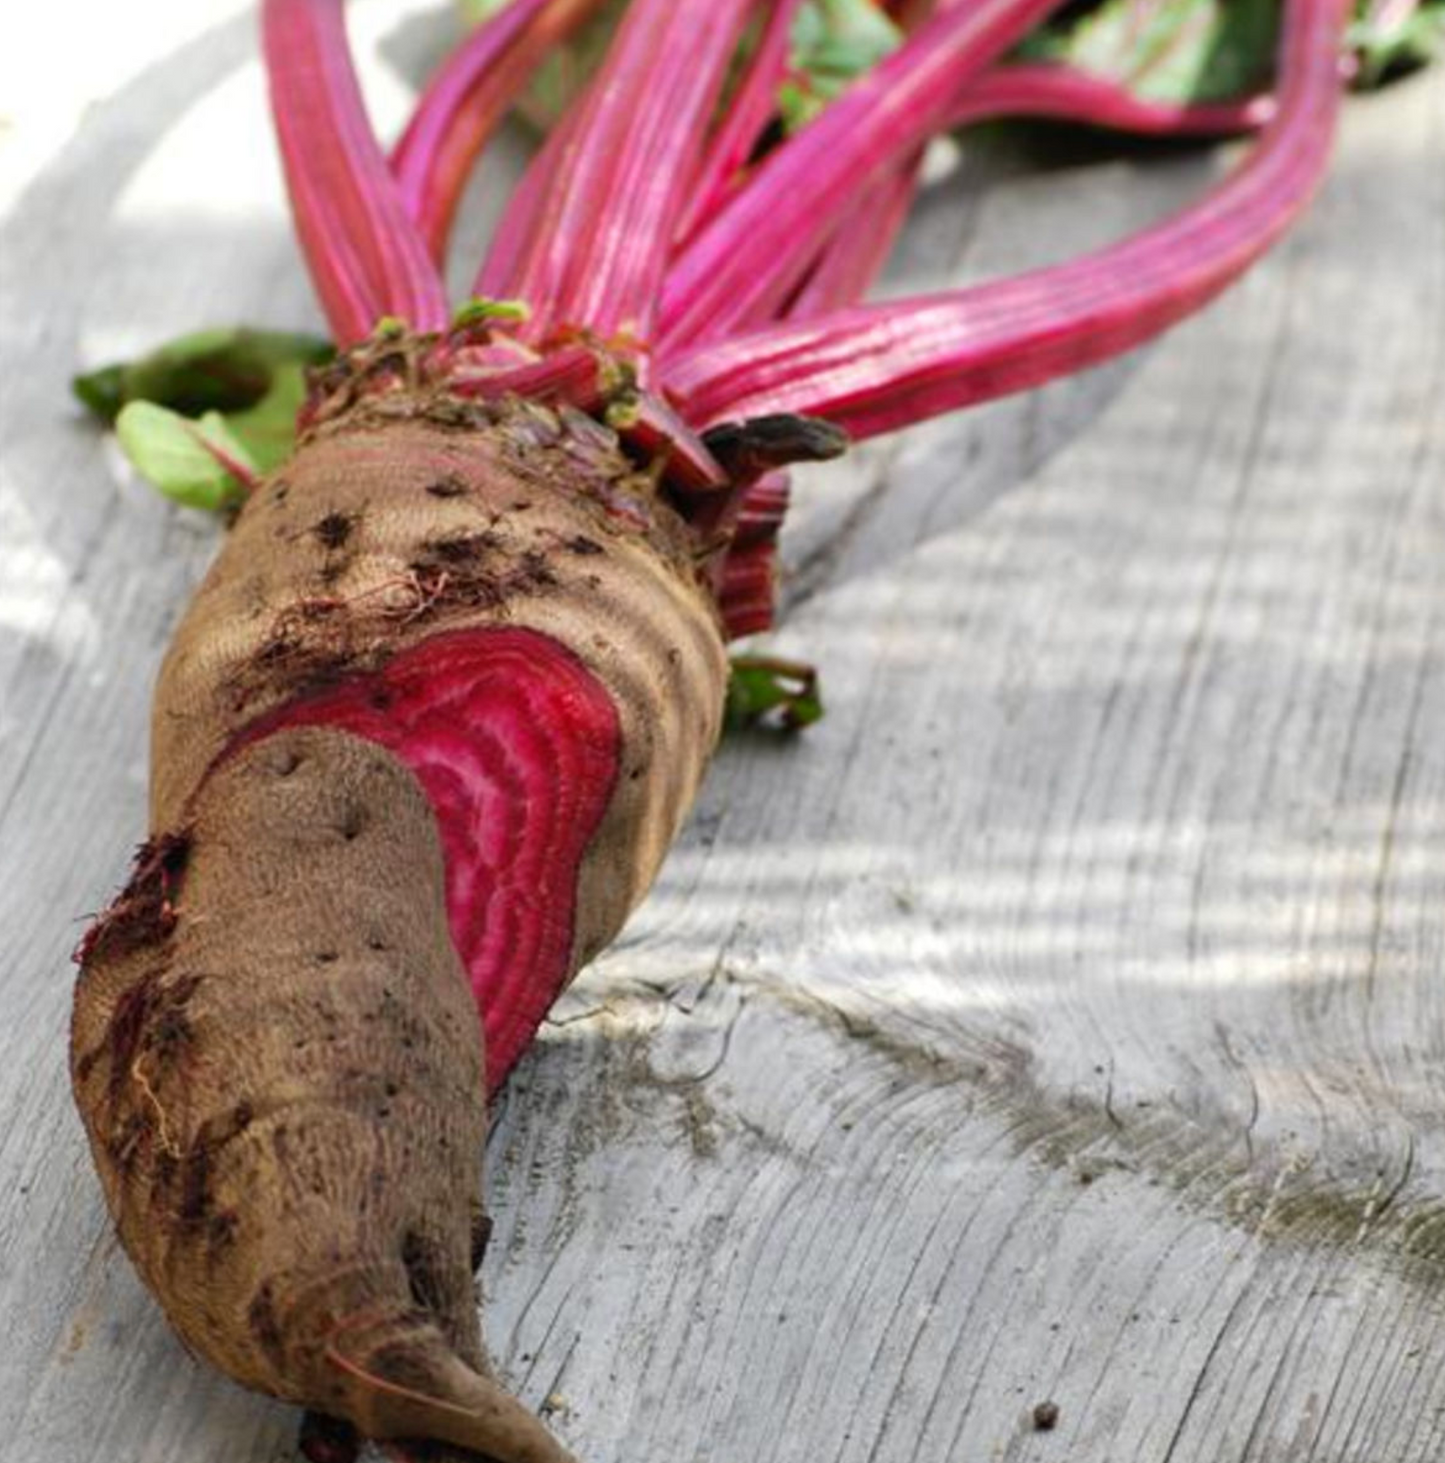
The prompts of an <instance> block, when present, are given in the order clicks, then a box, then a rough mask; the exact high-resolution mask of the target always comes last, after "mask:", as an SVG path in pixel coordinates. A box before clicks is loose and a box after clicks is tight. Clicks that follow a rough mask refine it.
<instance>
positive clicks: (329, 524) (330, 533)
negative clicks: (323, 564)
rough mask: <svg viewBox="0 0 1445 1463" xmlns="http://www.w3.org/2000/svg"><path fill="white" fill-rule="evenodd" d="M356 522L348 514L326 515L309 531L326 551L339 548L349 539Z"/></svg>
mask: <svg viewBox="0 0 1445 1463" xmlns="http://www.w3.org/2000/svg"><path fill="white" fill-rule="evenodd" d="M355 527H356V520H355V518H353V517H352V516H351V515H350V514H349V513H328V514H327V515H326V516H325V518H323V519H321V520H320V521H319V522H318V523H317V524H316V527H315V528H313V529H312V530H311V531H312V533H314V534H315V535H316V537H317V539H318V540H319V541H320V542H321V544H322V545H323V547H325V548H328V549H339V548H341V547H342V546H343V545H344V544H345V543H346V541H347V539H349V538H350V537H351V531H352V529H354V528H355Z"/></svg>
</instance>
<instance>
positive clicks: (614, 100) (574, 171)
mask: <svg viewBox="0 0 1445 1463" xmlns="http://www.w3.org/2000/svg"><path fill="white" fill-rule="evenodd" d="M753 4H754V0H634V3H633V4H632V5H631V6H630V7H629V8H628V10H627V12H626V16H625V18H624V20H623V23H622V26H621V28H620V30H619V31H618V34H617V37H616V39H615V40H614V42H613V44H612V47H611V49H610V50H609V52H608V55H607V59H606V61H605V62H604V63H603V67H602V71H601V73H600V74H599V75H598V77H597V79H596V80H595V81H594V82H593V84H592V86H591V87H590V88H589V89H588V91H587V93H586V95H585V96H584V97H583V98H582V100H581V101H580V102H579V103H578V104H577V105H578V107H579V108H580V112H579V116H578V123H577V125H576V127H575V128H573V129H569V133H568V138H567V145H566V146H565V147H564V148H563V149H562V150H561V153H560V156H559V158H558V160H557V169H556V173H555V175H554V177H553V178H552V179H551V180H550V183H549V185H548V188H547V194H546V198H545V200H544V201H543V203H542V205H541V209H540V213H539V216H538V219H537V224H536V227H535V228H534V230H533V231H532V235H531V241H530V247H529V249H528V252H527V253H526V255H525V257H524V259H523V261H522V267H521V268H520V270H518V271H517V272H516V274H515V276H514V277H513V278H512V279H511V280H509V281H507V282H506V283H505V284H503V285H501V287H500V290H499V292H500V293H502V294H505V295H506V296H508V297H509V298H516V299H523V300H526V301H527V303H528V304H529V305H530V306H531V308H532V310H533V321H532V324H531V327H530V334H531V335H532V336H533V337H534V338H537V337H543V336H545V335H546V333H547V331H548V330H549V329H550V328H554V327H556V326H558V325H566V324H585V325H586V326H587V327H588V328H589V329H591V330H594V331H596V332H598V333H599V334H601V335H604V336H607V335H613V334H618V333H624V332H625V333H627V334H630V335H633V336H637V337H644V338H645V337H646V336H648V335H649V334H650V333H651V329H652V321H653V314H654V311H655V309H656V299H657V295H658V290H659V286H660V285H661V281H662V276H663V273H664V270H665V269H666V267H667V259H668V255H669V253H670V252H671V246H672V241H673V236H674V233H675V231H676V227H677V215H678V211H679V207H680V204H681V200H682V198H683V196H684V194H685V192H686V190H687V189H688V187H689V186H690V185H691V184H692V182H693V179H694V177H695V175H696V169H697V165H698V160H699V157H700V154H701V149H702V143H703V139H704V136H705V134H706V129H707V126H708V123H709V122H710V120H711V118H712V114H713V109H714V107H715V106H716V104H717V99H718V96H719V94H720V92H721V90H722V87H723V84H724V82H725V80H726V77H727V69H728V65H729V63H730V61H731V59H732V56H733V53H734V51H735V50H736V48H737V44H738V41H739V39H740V37H741V34H742V30H743V26H744V24H745V22H746V20H747V17H748V13H749V12H750V11H751V9H752V7H753ZM483 275H484V277H485V278H486V279H488V280H489V281H495V271H494V270H492V269H484V271H483ZM494 287H495V286H494Z"/></svg>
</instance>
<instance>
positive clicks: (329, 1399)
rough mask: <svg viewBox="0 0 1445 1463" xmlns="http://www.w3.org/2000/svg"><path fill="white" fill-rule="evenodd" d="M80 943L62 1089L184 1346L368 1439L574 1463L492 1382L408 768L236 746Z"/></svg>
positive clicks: (467, 1001) (472, 1188) (467, 1059)
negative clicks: (431, 1441)
mask: <svg viewBox="0 0 1445 1463" xmlns="http://www.w3.org/2000/svg"><path fill="white" fill-rule="evenodd" d="M115 908H116V914H115V915H114V916H113V917H112V918H111V919H109V920H106V919H102V921H101V922H100V923H99V924H98V925H97V927H96V929H95V930H94V931H93V932H92V935H91V937H90V939H89V941H88V942H87V946H86V949H85V951H84V955H83V969H82V973H81V976H80V979H79V982H78V985H77V991H76V1003H75V1013H74V1022H73V1029H72V1076H73V1081H74V1086H75V1092H76V1097H77V1101H78V1105H79V1107H80V1111H81V1114H82V1117H83V1119H84V1122H85V1126H86V1130H87V1133H88V1136H89V1139H90V1143H91V1148H92V1151H93V1154H94V1158H95V1163H96V1167H97V1169H98V1170H99V1173H100V1176H101V1180H102V1183H103V1186H104V1189H105V1193H106V1198H107V1201H108V1203H109V1206H110V1209H111V1212H112V1214H113V1215H114V1217H115V1220H116V1223H117V1226H118V1228H119V1232H120V1237H121V1240H122V1242H123V1243H124V1245H125V1248H126V1250H127V1251H128V1252H129V1254H130V1256H131V1258H132V1260H133V1261H134V1263H135V1265H136V1267H137V1269H138V1270H139V1271H140V1273H141V1275H142V1277H143V1279H144V1280H145V1281H146V1283H147V1285H148V1286H149V1288H150V1289H151V1291H152V1292H153V1293H154V1294H155V1295H156V1297H157V1298H158V1299H159V1301H160V1303H161V1305H162V1306H163V1308H164V1309H165V1312H166V1314H167V1316H168V1317H169V1319H170V1321H171V1323H172V1325H173V1326H174V1327H175V1329H176V1331H177V1332H178V1333H179V1334H180V1336H181V1337H182V1338H183V1340H184V1341H185V1342H186V1344H187V1345H188V1346H189V1347H190V1348H191V1349H192V1350H193V1351H194V1352H196V1353H198V1354H199V1355H201V1356H203V1357H204V1358H206V1359H207V1360H208V1361H210V1362H211V1363H213V1364H214V1365H216V1366H218V1367H220V1368H221V1369H222V1370H223V1371H226V1372H227V1373H229V1374H230V1375H231V1376H232V1377H234V1378H236V1379H237V1380H238V1381H241V1382H243V1383H245V1384H247V1385H249V1386H251V1387H254V1388H256V1389H258V1390H261V1391H264V1392H269V1393H272V1394H273V1395H275V1396H278V1397H281V1398H285V1399H287V1400H290V1401H294V1402H299V1403H303V1404H305V1405H306V1406H309V1407H311V1408H314V1409H315V1410H317V1411H319V1412H322V1413H325V1414H327V1415H329V1416H333V1417H338V1418H342V1419H345V1420H347V1421H349V1422H351V1423H353V1424H354V1425H355V1426H356V1427H357V1428H358V1429H359V1430H360V1431H361V1432H362V1433H363V1434H364V1435H366V1436H369V1437H374V1438H405V1437H423V1438H435V1439H439V1440H443V1441H447V1442H450V1443H454V1444H457V1445H459V1446H461V1447H466V1448H471V1449H475V1450H477V1451H479V1452H481V1453H483V1454H485V1455H487V1456H489V1457H491V1458H494V1459H497V1460H500V1463H564V1460H566V1459H567V1458H568V1456H569V1455H568V1454H567V1453H566V1452H565V1450H564V1449H563V1448H562V1447H561V1446H560V1445H559V1444H558V1443H557V1442H556V1440H555V1439H553V1438H552V1436H551V1435H550V1433H548V1432H547V1430H546V1429H545V1428H544V1427H543V1426H542V1424H541V1423H540V1422H538V1421H537V1419H536V1418H535V1417H533V1416H532V1415H531V1414H530V1413H529V1412H528V1411H527V1410H526V1409H525V1408H523V1407H522V1406H521V1404H520V1403H518V1402H517V1401H515V1400H514V1399H513V1398H511V1397H510V1396H508V1395H507V1394H506V1393H505V1392H504V1391H503V1390H502V1388H501V1387H500V1386H499V1385H498V1383H497V1382H496V1381H495V1380H493V1379H492V1378H491V1376H490V1375H489V1374H488V1369H487V1363H486V1359H485V1356H484V1354H483V1350H482V1342H481V1334H480V1325H479V1322H478V1318H477V1308H476V1302H475V1297H474V1294H473V1284H472V1264H471V1261H472V1251H473V1242H474V1237H475V1234H476V1232H477V1229H478V1225H477V1213H476V1196H477V1195H478V1194H479V1192H480V1186H481V1164H482V1146H483V1140H484V1137H485V1125H486V1118H485V1108H484V1104H483V1103H482V1101H481V1099H480V1094H481V1092H482V1091H483V1043H482V1034H481V1025H480V1022H479V1019H478V1013H477V1009H476V1006H475V1004H474V1001H473V998H472V995H471V992H470V990H469V988H468V985H467V981H466V976H465V973H464V971H463V969H462V966H461V963H460V961H459V959H458V957H457V954H456V952H455V949H454V947H453V944H452V941H451V937H450V933H449V929H448V921H447V911H446V900H445V868H444V861H443V853H442V847H441V843H440V840H439V837H438V834H437V828H436V821H435V818H434V816H433V814H432V810H431V807H430V806H429V804H428V801H427V799H426V796H425V794H424V792H423V791H422V788H421V786H420V785H419V784H418V782H417V780H416V779H415V777H414V776H413V774H412V773H411V772H410V771H408V770H407V769H406V768H405V767H404V766H403V765H402V764H401V763H400V762H398V761H397V760H396V759H395V758H394V757H393V756H392V754H391V753H390V752H388V751H387V750H386V749H384V748H382V747H380V746H377V745H375V744H373V743H371V742H368V741H364V740H362V739H360V738H356V737H353V736H350V735H348V734H346V733H344V732H339V731H335V730H330V729H320V728H298V729H290V730H285V731H280V732H277V733H276V734H274V735H272V736H269V737H266V738H265V739H263V740H260V741H256V742H253V743H251V744H249V745H246V746H244V747H242V748H240V749H239V750H238V751H237V752H236V753H235V754H234V755H233V756H231V757H230V758H228V759H227V760H226V761H224V762H223V763H221V764H220V765H219V766H218V767H217V768H216V769H215V771H214V772H213V773H212V774H211V775H210V776H209V777H208V778H207V779H206V781H205V783H204V784H203V786H202V787H201V789H200V790H199V792H198V794H197V796H196V797H195V798H194V799H193V800H192V803H191V804H190V808H189V817H188V821H187V823H186V826H185V827H184V828H182V829H177V830H175V831H174V832H173V833H172V834H171V835H170V836H168V837H167V838H165V839H164V840H161V841H159V842H157V843H155V844H153V845H152V846H150V847H149V848H148V850H147V851H146V855H145V857H144V858H143V860H142V863H141V866H140V867H139V868H138V870H137V875H136V878H135V879H134V880H133V881H132V884H131V886H130V887H129V888H128V889H127V891H126V893H125V894H124V895H123V896H122V898H121V900H120V901H119V902H118V903H117V906H116V907H115Z"/></svg>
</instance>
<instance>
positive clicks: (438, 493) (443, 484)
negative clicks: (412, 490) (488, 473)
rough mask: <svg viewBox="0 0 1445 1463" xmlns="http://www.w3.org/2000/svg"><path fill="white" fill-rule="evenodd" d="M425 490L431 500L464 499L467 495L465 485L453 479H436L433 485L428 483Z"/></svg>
mask: <svg viewBox="0 0 1445 1463" xmlns="http://www.w3.org/2000/svg"><path fill="white" fill-rule="evenodd" d="M426 490H427V492H428V494H430V496H431V497H433V498H464V497H466V495H467V485H466V484H465V483H464V482H463V481H462V480H461V479H460V478H455V477H444V478H438V479H437V480H436V481H435V482H434V483H428V484H427V485H426Z"/></svg>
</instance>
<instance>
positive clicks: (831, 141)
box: [659, 0, 1059, 355]
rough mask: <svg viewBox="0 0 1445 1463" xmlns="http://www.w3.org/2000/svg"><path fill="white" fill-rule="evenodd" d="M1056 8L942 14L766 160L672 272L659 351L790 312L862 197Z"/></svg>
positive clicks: (1006, 0)
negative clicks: (784, 306)
mask: <svg viewBox="0 0 1445 1463" xmlns="http://www.w3.org/2000/svg"><path fill="white" fill-rule="evenodd" d="M1058 3H1059V0H978V3H977V4H975V5H964V6H958V7H955V8H952V9H950V10H948V11H946V12H944V13H942V14H939V15H937V16H935V17H934V18H933V19H932V20H930V21H929V22H927V23H926V24H925V25H924V26H923V27H922V28H921V29H920V30H919V31H918V33H917V34H916V35H914V36H912V37H911V38H910V39H909V40H908V41H906V42H905V43H904V45H903V46H902V47H901V48H900V49H899V50H897V51H895V52H894V53H893V55H891V56H890V57H888V59H887V60H885V61H884V62H882V63H881V64H880V65H879V66H878V67H876V68H875V69H874V70H873V71H871V72H869V73H868V74H867V75H866V76H864V77H862V78H861V79H860V80H858V81H857V82H855V83H854V85H853V86H852V88H851V89H850V90H849V91H847V92H846V93H845V94H844V95H843V96H842V97H840V98H839V99H838V100H837V101H836V102H834V103H833V104H832V105H831V106H830V107H828V108H827V109H826V110H825V111H824V112H823V113H822V114H821V115H820V116H819V117H817V118H816V119H815V120H814V121H813V122H812V123H811V124H810V125H809V126H807V127H805V128H803V130H802V131H801V132H799V133H798V134H797V135H796V136H795V137H793V138H791V139H790V140H789V141H788V142H786V143H785V144H784V145H783V146H782V147H780V148H779V149H778V150H777V151H776V152H775V153H773V154H772V155H771V156H770V157H769V158H767V159H766V160H765V161H764V162H763V163H762V165H761V166H760V167H759V168H758V169H757V171H756V173H755V174H754V175H753V177H752V178H751V179H750V180H749V182H748V183H747V185H746V186H745V187H744V188H743V189H742V190H741V191H740V192H738V193H737V194H736V195H735V196H734V197H733V199H732V200H731V201H730V202H729V204H728V205H727V207H725V208H724V209H723V211H722V212H721V213H720V214H719V215H718V216H717V217H716V218H714V219H713V221H712V222H711V223H710V224H709V225H708V226H707V227H706V228H705V229H704V230H703V231H702V232H701V233H700V234H699V235H698V236H697V237H696V238H695V239H694V240H693V242H692V243H691V244H690V245H689V246H688V247H687V248H686V249H685V250H684V251H683V253H682V255H681V257H680V258H679V259H678V260H677V262H676V263H675V264H674V266H673V268H672V269H671V270H670V271H669V273H668V276H667V282H666V286H665V289H664V292H663V303H662V312H661V329H660V332H659V348H660V351H661V353H662V354H663V355H667V354H669V353H672V352H676V351H678V350H681V349H683V348H685V347H692V346H695V345H698V344H701V343H702V342H704V341H707V340H714V339H717V338H719V337H721V336H725V335H727V334H728V333H729V332H730V331H731V330H733V329H735V328H736V326H737V324H738V323H739V322H740V321H745V320H748V319H749V318H757V317H758V316H759V315H764V316H766V314H768V313H771V312H772V311H773V310H775V309H776V308H777V307H778V306H779V305H781V303H782V301H783V300H785V299H786V298H787V297H788V295H789V294H791V293H792V291H793V289H794V288H795V287H796V286H797V284H798V282H799V280H800V279H801V278H802V276H803V274H804V272H805V271H806V270H807V267H808V265H809V264H810V263H811V262H812V260H813V259H815V258H816V257H817V254H818V250H819V249H820V248H821V246H822V245H823V243H824V242H825V241H826V240H827V238H828V236H829V235H830V234H831V233H833V232H834V230H836V228H837V227H838V225H839V224H840V223H841V222H842V220H843V219H844V218H846V217H847V214H848V211H849V209H850V207H851V206H852V204H853V203H854V202H855V201H856V199H857V198H858V195H859V193H860V191H861V190H862V189H864V188H865V187H866V186H867V185H868V183H869V182H871V181H872V180H873V179H874V178H876V177H879V176H882V175H883V174H884V173H886V172H887V171H889V169H890V168H892V167H893V166H895V165H896V164H898V163H900V162H902V161H903V160H904V159H905V158H907V157H908V156H909V155H910V154H912V153H913V152H914V151H915V150H916V149H917V148H918V146H919V145H920V144H921V143H922V142H923V141H924V140H926V139H927V138H928V137H929V136H931V135H932V134H933V133H935V132H937V131H938V130H939V129H940V128H942V127H943V126H945V125H946V123H947V121H948V117H949V113H950V111H951V110H952V107H953V105H954V102H955V100H956V98H957V96H958V92H959V88H960V86H961V85H962V83H963V81H964V80H965V79H966V78H967V77H969V76H970V75H972V74H974V73H975V72H977V71H979V70H981V69H982V68H983V67H984V66H986V65H987V64H988V63H989V62H990V61H992V60H994V59H995V57H997V56H998V55H999V54H1000V53H1001V52H1003V51H1004V50H1006V49H1007V48H1008V47H1009V46H1011V45H1012V44H1013V43H1014V42H1015V41H1017V40H1019V39H1020V38H1021V37H1022V36H1023V35H1025V34H1026V33H1027V32H1028V31H1029V30H1030V29H1032V28H1033V26H1034V25H1035V24H1037V23H1038V22H1039V21H1040V20H1042V19H1043V18H1044V16H1046V15H1047V14H1048V13H1049V11H1051V10H1053V9H1054V8H1055V7H1056V6H1057V5H1058Z"/></svg>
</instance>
